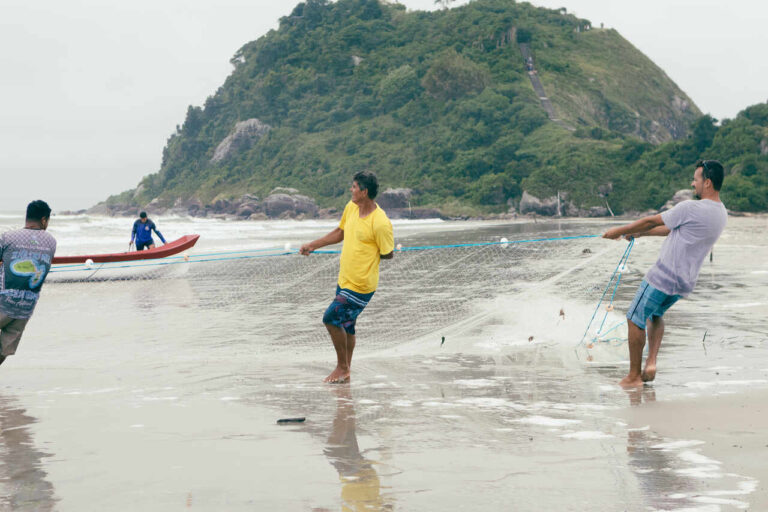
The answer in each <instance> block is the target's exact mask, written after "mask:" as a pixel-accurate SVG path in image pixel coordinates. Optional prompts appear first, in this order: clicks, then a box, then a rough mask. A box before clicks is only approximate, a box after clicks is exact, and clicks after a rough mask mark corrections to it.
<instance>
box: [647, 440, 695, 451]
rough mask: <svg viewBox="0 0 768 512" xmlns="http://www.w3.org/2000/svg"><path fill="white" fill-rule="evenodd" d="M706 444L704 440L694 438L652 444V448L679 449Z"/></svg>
mask: <svg viewBox="0 0 768 512" xmlns="http://www.w3.org/2000/svg"><path fill="white" fill-rule="evenodd" d="M702 444H704V441H696V440H693V439H690V440H683V441H670V442H669V443H659V444H654V445H651V448H653V449H655V450H665V451H668V450H679V449H682V448H691V447H693V446H700V445H702Z"/></svg>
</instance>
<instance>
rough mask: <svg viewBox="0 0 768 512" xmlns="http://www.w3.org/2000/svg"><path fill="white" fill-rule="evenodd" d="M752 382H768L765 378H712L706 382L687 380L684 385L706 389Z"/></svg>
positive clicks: (744, 384)
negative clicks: (712, 379)
mask: <svg viewBox="0 0 768 512" xmlns="http://www.w3.org/2000/svg"><path fill="white" fill-rule="evenodd" d="M754 384H768V380H765V379H752V380H714V381H706V382H687V383H686V384H685V387H687V388H694V389H706V388H713V387H717V386H752V385H754Z"/></svg>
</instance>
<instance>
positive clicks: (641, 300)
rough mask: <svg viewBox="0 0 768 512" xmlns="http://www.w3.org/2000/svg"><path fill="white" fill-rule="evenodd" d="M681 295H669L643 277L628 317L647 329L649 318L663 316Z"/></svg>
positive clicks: (630, 306) (628, 311)
mask: <svg viewBox="0 0 768 512" xmlns="http://www.w3.org/2000/svg"><path fill="white" fill-rule="evenodd" d="M679 298H680V295H667V294H666V293H664V292H662V291H661V290H657V289H656V288H654V287H653V286H651V285H650V284H648V281H646V280H645V279H643V282H642V283H640V287H639V288H638V289H637V294H636V295H635V299H634V300H633V301H632V304H630V305H629V309H628V310H627V319H629V320H630V321H631V322H632V323H633V324H635V325H636V326H638V327H639V328H641V329H643V330H645V324H646V322H647V321H648V319H649V318H652V317H662V316H664V313H665V312H666V311H667V310H668V309H669V308H670V307H671V306H672V304H674V303H675V302H677V301H678V299H679Z"/></svg>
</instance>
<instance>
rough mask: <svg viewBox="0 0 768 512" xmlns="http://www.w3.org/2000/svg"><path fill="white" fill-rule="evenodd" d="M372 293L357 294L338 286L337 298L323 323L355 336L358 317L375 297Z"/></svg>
mask: <svg viewBox="0 0 768 512" xmlns="http://www.w3.org/2000/svg"><path fill="white" fill-rule="evenodd" d="M373 294H374V292H371V293H357V292H353V291H352V290H349V289H347V288H341V287H340V286H339V285H336V297H335V298H334V299H333V302H331V305H330V306H328V309H326V310H325V314H324V315H323V323H324V324H330V325H335V326H336V327H341V328H342V329H344V330H345V331H347V333H348V334H355V322H356V321H357V317H358V315H360V313H362V312H363V309H365V306H367V305H368V302H369V301H370V300H371V297H373Z"/></svg>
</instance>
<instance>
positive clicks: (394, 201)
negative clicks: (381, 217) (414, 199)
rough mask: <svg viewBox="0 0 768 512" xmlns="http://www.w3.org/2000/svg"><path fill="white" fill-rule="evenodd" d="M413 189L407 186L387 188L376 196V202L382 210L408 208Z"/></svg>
mask: <svg viewBox="0 0 768 512" xmlns="http://www.w3.org/2000/svg"><path fill="white" fill-rule="evenodd" d="M412 193H413V191H412V190H411V189H409V188H388V189H387V190H385V191H384V192H382V193H381V194H379V195H378V196H377V197H376V203H377V204H378V205H379V206H381V207H382V208H383V209H384V210H387V211H389V210H392V209H395V208H408V206H410V203H411V195H412Z"/></svg>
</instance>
